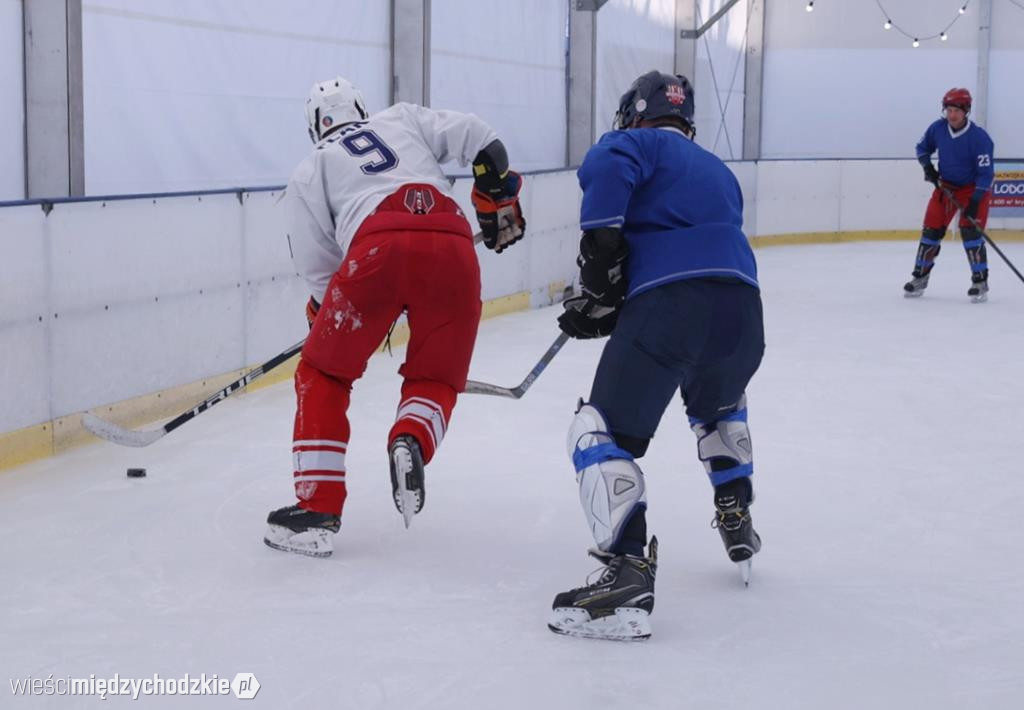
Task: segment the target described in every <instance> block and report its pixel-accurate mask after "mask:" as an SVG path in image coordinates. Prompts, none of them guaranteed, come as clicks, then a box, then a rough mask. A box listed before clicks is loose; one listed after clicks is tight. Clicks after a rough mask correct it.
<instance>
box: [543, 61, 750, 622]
mask: <svg viewBox="0 0 1024 710" xmlns="http://www.w3.org/2000/svg"><path fill="white" fill-rule="evenodd" d="M615 127H616V128H617V129H618V130H616V131H612V132H609V133H606V134H605V135H604V136H602V137H601V139H600V141H598V143H597V144H596V145H594V146H593V147H592V148H591V149H590V151H589V152H588V153H587V155H586V158H585V159H584V161H583V165H581V166H580V169H579V172H578V177H579V182H580V186H581V187H582V188H583V205H582V210H581V213H582V214H581V225H580V226H581V227H582V229H583V237H582V239H581V240H580V255H579V257H578V260H577V261H578V263H579V266H580V283H581V285H582V294H583V295H582V296H580V297H578V298H573V299H570V300H568V301H566V303H565V311H564V312H563V313H562V315H561V316H560V317H559V319H558V321H559V326H560V327H561V329H562V330H563V331H564V332H566V333H568V334H569V335H571V336H573V337H575V338H597V337H602V336H605V335H609V334H610V335H611V338H610V339H609V341H608V343H607V345H606V346H605V348H604V352H603V354H602V356H601V361H600V363H599V364H598V366H597V373H596V375H595V377H594V384H593V388H592V390H591V393H590V399H589V401H587V402H583V401H581V402H580V404H579V407H578V409H577V411H576V417H575V419H574V420H573V422H572V425H571V427H570V431H569V438H568V449H569V455H570V456H571V457H572V460H573V464H574V465H575V468H576V480H577V482H578V483H579V491H580V501H581V503H582V504H583V511H584V514H585V515H586V518H587V523H588V525H589V527H590V529H591V532H592V533H593V535H594V540H595V542H596V543H597V548H596V549H594V550H592V551H591V554H592V555H593V556H594V557H596V558H597V559H599V560H600V561H601V562H602V563H603V564H605V565H606V568H605V570H604V573H603V574H602V575H601V577H600V578H599V579H598V580H597V581H596V582H595V583H594V584H590V585H588V586H584V587H580V588H578V589H573V590H571V591H568V592H563V593H561V594H559V595H558V596H557V597H555V601H554V604H553V605H552V607H553V611H552V615H551V617H550V621H549V627H550V628H551V630H552V631H555V632H557V633H563V634H568V635H572V636H584V637H591V638H611V639H620V640H633V639H640V638H647V637H648V636H649V635H650V624H649V619H648V615H649V614H650V612H651V611H652V610H653V608H654V576H655V571H656V569H657V540H656V538H653V537H652V538H651V540H650V545H649V546H648V541H647V525H646V517H645V513H646V508H647V497H646V493H645V486H644V475H643V472H642V471H641V470H640V467H639V465H638V464H637V462H636V459H638V458H640V457H642V456H643V455H644V453H645V452H646V451H647V446H648V444H649V442H650V440H651V438H652V437H653V436H654V432H655V429H657V427H658V422H659V421H660V419H661V416H662V414H663V413H664V411H665V409H666V408H667V407H668V405H669V403H670V402H671V401H672V399H673V398H674V397H675V396H676V393H677V392H678V393H680V394H681V395H682V400H683V403H684V405H685V408H686V414H687V415H688V417H689V422H690V427H691V428H692V430H693V432H694V434H696V436H697V450H698V455H699V457H700V460H701V461H702V462H703V463H704V467H705V469H706V470H707V473H708V476H709V477H710V479H711V484H712V485H713V486H714V505H715V509H716V510H715V518H714V521H713V525H714V526H715V527H717V528H718V531H719V533H720V534H721V537H722V541H723V542H724V543H725V548H726V552H727V553H728V555H729V558H730V559H731V560H733V561H734V562H737V563H740V564H741V571H742V572H743V573H744V579H745V580H747V581H749V568H750V558H751V557H752V556H753V555H754V554H755V553H756V552H757V551H758V550H760V548H761V540H760V538H759V537H758V535H757V533H756V532H755V531H754V528H753V525H752V523H751V519H750V504H751V502H752V501H753V499H754V496H753V492H752V489H751V484H750V476H751V474H752V473H753V466H752V458H751V446H750V432H749V430H748V429H747V408H746V398H745V396H744V391H745V389H746V387H747V383H748V382H749V381H750V378H751V377H752V376H753V374H754V372H755V371H756V370H757V368H758V366H759V365H760V363H761V356H762V354H763V352H764V327H763V321H762V312H761V295H760V290H759V288H758V283H757V266H756V264H755V262H754V255H753V252H752V251H751V249H750V246H749V244H748V242H747V238H746V236H745V235H744V234H743V231H742V224H743V196H742V194H741V192H740V186H739V183H738V182H737V180H736V178H735V176H734V175H733V174H732V172H731V171H730V170H729V168H727V167H726V166H725V164H724V163H722V161H721V160H719V159H718V158H717V157H715V156H714V155H713V154H712V153H709V152H707V151H706V150H704V149H703V148H700V147H699V146H698V145H697V144H696V143H694V142H693V137H694V133H695V131H694V125H693V89H692V87H691V86H690V82H689V81H687V79H686V78H685V77H682V76H673V75H671V74H662V73H660V72H658V71H651V72H648V73H647V74H644V75H643V76H641V77H640V78H638V79H637V80H636V81H635V82H633V85H632V86H631V87H630V89H629V91H627V92H626V93H625V94H624V95H623V96H622V99H621V100H620V102H619V110H618V113H617V114H616V117H615ZM677 439H678V435H670V436H669V437H668V440H667V441H666V442H665V443H666V445H667V446H673V447H674V446H676V444H675V441H676V440H677ZM679 468H680V469H685V468H686V466H685V465H684V464H682V463H680V465H679ZM645 547H647V551H646V553H645V549H644V548H645Z"/></svg>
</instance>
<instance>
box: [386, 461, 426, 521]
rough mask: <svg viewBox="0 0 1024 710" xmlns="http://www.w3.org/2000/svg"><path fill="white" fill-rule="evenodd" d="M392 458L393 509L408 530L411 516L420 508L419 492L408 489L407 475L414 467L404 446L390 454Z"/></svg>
mask: <svg viewBox="0 0 1024 710" xmlns="http://www.w3.org/2000/svg"><path fill="white" fill-rule="evenodd" d="M392 457H393V458H394V466H395V470H396V472H397V474H396V476H395V482H396V487H395V491H394V494H395V507H396V508H398V512H399V513H401V514H402V520H403V521H405V529H406V530H408V529H409V525H410V524H411V523H412V518H413V516H414V515H416V511H417V510H418V509H419V508H420V497H419V492H418V491H417V490H415V489H411V488H409V473H410V472H411V471H412V470H413V467H414V465H413V460H412V453H411V452H410V451H409V449H407V448H405V447H404V446H403V447H397V448H396V449H395V451H394V452H393V453H392Z"/></svg>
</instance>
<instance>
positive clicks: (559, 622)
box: [548, 606, 651, 641]
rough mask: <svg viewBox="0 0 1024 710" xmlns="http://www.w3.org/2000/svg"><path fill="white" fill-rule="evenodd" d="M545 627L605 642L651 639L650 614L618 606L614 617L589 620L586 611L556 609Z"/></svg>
mask: <svg viewBox="0 0 1024 710" xmlns="http://www.w3.org/2000/svg"><path fill="white" fill-rule="evenodd" d="M548 628H549V629H551V630H552V631H554V632H555V633H556V634H563V635H565V636H575V637H577V638H585V639H603V640H607V641H644V640H646V639H649V638H650V637H651V621H650V615H648V613H647V612H646V611H644V610H643V609H637V608H636V607H622V606H620V607H618V608H617V609H616V610H615V613H614V614H611V615H610V616H602V617H600V618H597V619H591V618H590V613H589V612H587V610H586V609H577V608H575V607H564V606H563V607H558V608H556V609H553V610H552V611H551V617H550V619H549V620H548Z"/></svg>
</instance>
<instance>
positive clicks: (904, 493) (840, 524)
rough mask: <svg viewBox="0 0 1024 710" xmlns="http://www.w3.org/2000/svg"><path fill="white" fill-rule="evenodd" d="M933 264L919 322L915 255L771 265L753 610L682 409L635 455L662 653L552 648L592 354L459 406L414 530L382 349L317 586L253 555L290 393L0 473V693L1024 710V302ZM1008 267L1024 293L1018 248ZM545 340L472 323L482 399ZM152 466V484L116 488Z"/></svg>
mask: <svg viewBox="0 0 1024 710" xmlns="http://www.w3.org/2000/svg"><path fill="white" fill-rule="evenodd" d="M947 242H950V243H948V244H946V248H945V249H944V251H943V254H942V255H941V256H940V258H939V261H938V265H937V267H936V271H935V273H934V274H933V277H932V283H931V287H930V288H929V290H928V291H927V294H926V295H925V296H924V297H923V298H921V299H918V300H907V299H904V298H903V297H902V295H901V293H902V291H901V287H902V284H903V282H904V281H905V280H906V279H907V277H908V275H909V269H910V266H911V264H912V261H913V256H914V245H913V244H912V243H910V242H901V243H857V244H839V245H822V246H804V247H776V248H770V249H761V250H759V251H758V252H757V258H758V261H759V266H760V274H761V281H762V286H763V296H764V302H765V314H766V330H767V352H766V355H765V360H764V363H763V365H762V368H761V370H760V372H759V373H758V374H757V375H756V376H755V379H754V381H753V382H752V384H751V387H750V388H749V390H748V396H749V406H750V426H751V431H752V435H753V441H754V452H755V470H756V474H755V477H754V485H755V488H756V491H757V502H756V504H755V505H754V507H753V510H752V512H753V517H754V521H755V523H756V525H757V528H758V529H759V531H760V533H761V535H762V537H763V539H764V549H763V551H762V553H761V554H760V555H758V556H757V557H756V558H755V561H754V576H753V580H752V582H751V586H750V588H749V589H745V588H744V587H743V586H742V583H741V582H740V581H739V575H738V573H737V571H736V569H735V566H734V565H733V564H732V563H730V562H729V561H728V559H727V558H726V556H725V553H724V551H723V548H722V544H721V542H720V540H719V538H718V534H717V533H716V532H715V531H714V530H712V529H711V528H710V526H709V523H710V521H711V518H712V505H711V488H710V486H709V484H708V483H707V480H706V476H705V474H704V472H703V468H702V467H701V466H700V464H699V462H698V461H697V459H696V453H695V449H696V446H695V444H694V440H693V436H692V434H691V433H690V431H689V430H688V428H687V427H686V423H685V419H684V417H683V413H682V407H681V405H673V406H672V407H671V408H670V410H669V411H668V412H667V413H666V415H665V417H664V419H663V420H662V425H661V428H660V430H659V432H658V436H657V437H656V439H655V440H654V441H653V442H652V444H651V448H650V451H649V453H648V455H647V456H646V457H645V458H644V459H642V460H641V465H642V467H643V469H644V471H645V472H646V474H647V482H648V496H649V501H650V512H649V515H648V521H649V528H650V530H651V531H652V532H654V533H655V534H657V535H658V537H659V540H660V543H661V549H660V563H661V564H660V568H659V570H658V580H657V590H656V591H657V604H656V609H655V612H654V615H653V617H652V626H653V631H654V633H653V636H652V638H651V639H650V640H649V641H648V642H646V643H633V644H627V643H615V642H601V641H589V640H580V639H572V638H566V637H561V636H556V635H554V634H552V633H550V632H549V631H548V630H547V628H546V626H545V619H546V616H547V613H548V610H549V608H550V603H551V600H552V598H553V596H554V595H555V593H556V592H559V591H562V590H564V589H568V588H569V587H573V586H578V585H580V584H582V583H583V582H584V579H585V577H586V575H587V573H588V572H590V571H591V570H592V569H594V567H595V566H596V563H594V561H593V560H591V559H590V558H588V557H586V555H585V550H586V548H587V547H588V546H589V545H590V544H591V540H590V538H589V534H588V532H587V528H586V525H585V523H584V520H583V515H582V513H581V511H580V509H579V503H578V499H577V488H576V484H575V481H574V477H573V471H572V467H571V465H570V463H569V461H568V459H567V456H566V453H565V442H564V439H565V432H566V429H567V427H568V425H569V422H570V419H571V416H572V412H573V409H574V405H575V402H576V399H577V397H579V396H586V395H587V393H588V391H589V386H590V381H591V376H592V374H593V370H594V367H595V364H596V362H597V359H598V356H599V354H600V351H601V347H602V343H601V342H570V343H569V344H568V345H567V346H566V347H565V349H564V350H563V351H562V352H561V353H560V354H559V356H558V357H557V358H556V359H555V360H554V361H553V362H552V364H551V366H550V367H549V368H548V370H547V371H546V372H545V373H544V374H543V375H542V377H541V378H540V379H539V380H538V381H537V382H536V383H535V385H534V387H533V388H532V389H531V390H530V391H529V392H528V393H527V394H526V396H525V397H523V399H522V400H519V401H513V400H503V399H496V398H492V397H483V396H469V395H467V396H464V397H463V398H462V399H461V400H460V403H459V405H458V407H457V408H456V411H455V416H454V419H453V421H452V423H451V427H450V429H449V434H448V437H447V439H446V440H445V442H444V445H443V447H442V448H441V450H440V453H439V454H438V456H437V458H436V459H435V460H434V461H433V462H432V464H431V465H430V466H429V468H428V469H427V499H426V506H425V509H424V511H423V513H422V514H421V515H419V516H417V517H416V519H415V520H414V521H413V525H412V528H411V529H410V530H408V531H406V530H405V529H404V528H403V526H402V519H401V516H400V515H399V514H398V513H397V512H396V511H395V509H394V507H393V505H392V502H391V491H390V483H389V479H388V473H387V461H386V453H385V446H386V442H385V437H386V434H387V430H388V427H389V426H390V424H391V421H392V418H393V416H394V411H395V406H396V404H397V397H398V388H399V379H398V376H397V375H396V374H395V371H396V370H397V368H398V366H399V364H400V362H401V358H402V356H403V355H404V351H396V352H395V358H393V359H392V358H389V357H388V356H387V355H383V356H377V357H375V358H374V359H373V360H372V362H371V363H370V367H369V369H368V371H367V374H366V376H365V377H364V379H363V380H360V381H359V382H358V383H357V384H356V388H355V392H354V398H353V405H352V409H351V411H350V418H351V421H352V430H353V436H352V441H351V446H350V448H349V452H348V456H347V465H348V485H349V492H350V493H349V500H348V503H347V507H346V510H345V515H344V518H343V524H342V530H341V533H340V534H339V535H337V536H336V538H335V554H334V557H333V558H331V559H328V560H315V559H309V558H303V557H298V556H293V555H288V554H284V553H281V552H276V551H273V550H270V549H268V548H266V547H265V546H264V545H263V543H262V542H261V538H262V534H263V529H264V520H265V517H266V514H267V512H268V511H269V510H271V509H272V508H276V507H280V506H282V505H288V504H291V503H292V502H293V497H292V486H291V452H290V434H291V419H292V414H293V406H294V396H293V393H292V390H291V388H290V386H289V385H288V384H281V385H276V386H274V387H271V388H268V389H264V390H261V391H257V392H254V393H251V394H245V395H242V396H238V397H235V398H232V399H230V400H228V401H226V402H224V403H223V404H221V405H219V406H218V407H216V408H215V409H214V410H212V411H210V412H209V413H206V414H204V415H203V416H202V417H200V418H198V419H196V420H195V421H193V422H190V423H189V424H187V425H186V426H184V427H183V428H181V429H180V430H178V431H175V432H173V433H171V434H170V435H168V436H167V437H166V438H164V439H162V440H160V441H158V442H157V443H156V444H154V445H153V446H151V447H149V448H146V449H125V448H119V447H116V446H114V445H112V444H106V443H100V444H96V445H93V446H88V447H85V448H82V449H79V450H76V451H73V452H69V453H67V454H64V455H61V456H57V457H54V458H51V459H48V460H44V461H40V462H37V463H34V464H31V465H27V466H23V467H21V468H18V469H15V470H13V471H10V472H6V473H2V474H0V540H2V541H3V542H2V545H0V574H2V579H3V584H2V585H0V669H2V671H3V672H2V673H0V682H4V683H8V679H18V678H22V679H24V678H26V677H28V676H32V677H33V678H46V677H48V676H49V674H53V677H54V678H67V677H72V678H79V677H85V678H88V677H89V676H90V675H96V676H97V677H112V676H113V675H114V673H118V674H119V675H120V677H121V678H152V677H153V674H154V673H159V674H160V676H161V677H163V678H176V677H183V676H184V675H185V674H186V673H188V674H190V675H191V676H192V677H196V676H198V675H199V674H201V673H206V674H207V676H210V675H213V674H218V675H219V676H221V677H229V678H233V677H234V675H235V674H236V673H238V672H251V673H254V674H255V675H256V677H257V678H258V679H259V681H260V686H261V687H260V691H259V694H258V695H257V697H256V698H255V700H253V701H250V702H251V705H247V706H244V707H250V706H251V707H254V708H258V707H266V708H312V707H318V708H342V709H345V710H349V709H351V710H373V709H376V708H388V709H391V708H395V709H398V710H419V709H424V710H427V709H434V708H439V709H440V708H443V709H445V710H459V709H463V708H465V709H470V708H472V709H473V710H481V709H487V710H506V709H507V710H513V709H515V710H521V709H525V708H558V709H559V710H572V709H576V708H586V709H588V710H591V709H604V708H608V709H612V708H626V707H630V708H643V709H644V710H648V709H655V708H701V709H706V708H730V709H734V708H750V709H755V708H780V709H786V710H798V709H803V708H807V709H811V708H814V709H819V708H829V709H839V708H844V709H845V708H850V709H853V708H858V709H861V708H905V707H914V708H928V709H929V710H936V709H939V708H949V709H951V710H952V709H956V710H962V709H964V708H981V707H984V708H987V709H988V710H1004V709H1005V710H1010V709H1011V708H1021V707H1024V670H1022V669H1024V603H1022V599H1024V565H1022V564H1021V563H1020V561H1019V557H1018V555H1019V554H1020V551H1021V548H1022V547H1024V534H1022V532H1021V525H1020V521H1019V518H1020V515H1021V511H1022V510H1024V468H1022V465H1021V458H1020V450H1021V445H1022V442H1024V397H1022V389H1024V388H1022V384H1021V383H1022V381H1024V367H1022V365H1024V283H1020V282H1019V281H1017V279H1016V277H1014V276H1013V274H1012V273H1010V271H1009V270H1008V269H1007V268H1006V267H1005V266H1004V265H1003V264H1002V262H1001V261H1000V260H999V259H998V257H997V256H996V255H995V254H994V253H992V252H991V251H990V254H989V256H990V263H991V264H992V277H991V285H992V292H991V294H990V296H991V298H990V301H989V302H988V303H986V304H979V305H974V304H971V303H969V301H968V299H967V297H966V295H965V294H966V289H967V286H968V282H969V272H968V268H967V263H966V259H965V257H964V255H963V250H962V248H961V247H960V245H959V243H958V242H954V241H953V240H952V239H949V240H947ZM1004 251H1005V252H1006V253H1007V255H1008V256H1010V258H1012V259H1014V260H1015V263H1017V264H1018V265H1020V266H1024V245H1020V244H1008V245H1005V246H1004ZM556 314H557V309H556V308H551V309H541V310H536V311H531V312H524V313H518V314H514V315H510V316H505V317H502V318H498V319H495V320H492V321H488V322H485V323H484V324H483V325H482V327H481V330H480V338H479V341H478V346H477V350H476V353H475V356H474V360H473V366H472V369H471V377H473V378H474V379H478V380H487V381H491V382H496V383H498V384H505V385H513V384H517V383H518V382H519V381H520V380H521V379H522V377H523V376H524V375H525V374H526V372H527V371H528V370H529V369H530V367H531V366H532V365H533V363H534V362H535V361H536V359H537V358H538V357H539V356H540V354H541V353H542V352H543V351H544V349H545V348H546V347H547V346H548V344H549V343H550V342H551V341H552V340H553V339H554V338H555V336H556V335H557V330H556V327H555V325H554V318H555V316H556ZM301 317H302V316H301V313H297V314H296V318H301ZM281 345H282V348H283V347H284V346H285V345H287V343H282V344H281ZM137 466H142V467H146V468H147V469H148V472H149V475H148V477H147V478H145V479H128V478H126V477H125V469H126V468H128V467H137ZM0 698H2V700H0V707H4V708H8V707H9V708H20V707H25V708H43V707H53V708H94V707H96V708H98V707H110V706H118V707H120V706H122V705H123V704H125V703H127V704H128V705H131V704H132V701H131V700H130V699H128V698H123V697H112V696H108V698H107V699H106V700H105V701H102V700H100V699H99V698H82V697H74V698H72V697H12V696H11V689H10V687H9V686H7V687H5V688H3V689H0ZM137 702H138V703H140V705H139V707H146V708H149V707H158V708H165V707H168V708H169V707H220V706H224V705H227V704H229V703H234V702H238V701H237V700H235V698H234V697H231V698H230V699H226V698H222V697H209V696H207V697H192V698H182V697H150V698H143V699H140V700H139V701H137Z"/></svg>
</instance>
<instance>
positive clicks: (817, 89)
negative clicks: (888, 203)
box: [762, 0, 1024, 158]
mask: <svg viewBox="0 0 1024 710" xmlns="http://www.w3.org/2000/svg"><path fill="white" fill-rule="evenodd" d="M963 4H964V3H963V0H883V2H882V5H883V6H884V7H886V9H887V10H888V11H889V12H890V13H891V14H892V17H891V18H890V19H891V20H892V21H893V22H894V23H896V24H898V25H899V26H900V27H903V28H905V29H906V30H908V31H909V32H910V33H911V34H914V33H920V36H921V37H925V36H927V35H928V34H938V33H939V32H940V31H942V30H943V28H944V27H945V26H946V25H947V24H948V23H949V22H950V21H951V20H952V19H953V18H956V17H957V16H958V12H957V11H958V8H959V7H961V6H962V5H963ZM1021 4H1022V5H1024V3H1021ZM805 6H806V0H774V1H773V2H770V3H769V4H768V15H767V19H766V27H765V33H766V37H765V64H764V111H763V120H764V124H763V130H762V150H763V157H765V158H808V157H821V158H827V157H843V158H860V157H864V158H885V157H890V158H903V157H908V156H913V152H914V144H915V143H916V142H917V141H918V139H919V138H920V137H921V134H922V133H923V132H924V129H925V128H926V127H927V125H928V124H929V123H930V122H931V121H933V120H935V119H936V118H939V116H940V111H941V106H940V104H941V101H942V96H943V94H944V93H945V92H946V91H947V90H948V89H950V88H952V87H954V86H966V87H967V88H968V89H970V90H971V91H972V92H974V93H977V91H978V87H977V83H978V24H979V16H978V12H979V3H977V2H970V3H968V4H967V11H966V12H965V13H964V14H963V15H959V18H958V19H957V20H956V23H955V24H954V25H953V26H952V27H950V29H949V32H948V39H947V40H946V41H945V42H942V41H940V40H938V39H931V40H923V41H922V42H921V45H920V47H918V48H916V49H915V48H913V47H912V46H911V39H910V38H907V37H905V36H903V35H902V34H900V33H899V32H898V31H897V30H896V29H895V28H893V29H890V30H888V31H886V30H884V29H883V27H882V25H883V22H884V21H885V17H884V16H883V15H882V13H881V11H880V10H879V7H878V5H877V4H876V3H875V2H819V3H817V5H816V9H815V11H814V12H810V13H809V12H806V11H805ZM990 61H991V67H990V69H991V78H990V82H989V88H990V91H989V110H988V118H987V120H986V124H987V125H986V128H987V129H988V130H989V132H990V133H991V134H992V138H993V140H994V141H995V144H996V157H997V158H998V157H1022V156H1024V131H1022V130H1021V128H1020V127H1021V119H1020V117H1021V115H1024V92H1022V91H1021V88H1020V87H1021V76H1022V75H1024V10H1022V9H1021V8H1020V7H1017V6H1014V5H1013V4H1011V3H1010V2H1009V0H994V2H993V11H992V51H991V54H990Z"/></svg>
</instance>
